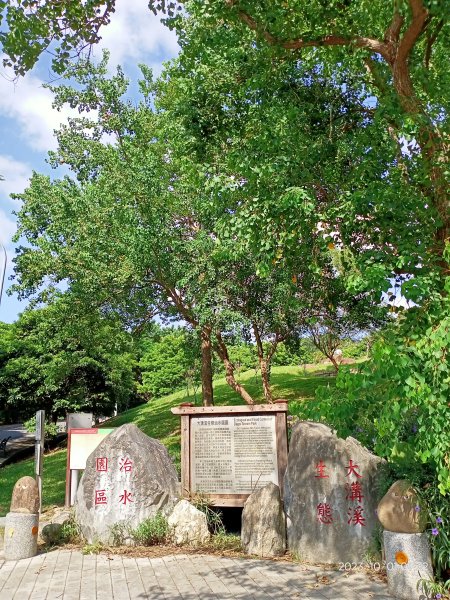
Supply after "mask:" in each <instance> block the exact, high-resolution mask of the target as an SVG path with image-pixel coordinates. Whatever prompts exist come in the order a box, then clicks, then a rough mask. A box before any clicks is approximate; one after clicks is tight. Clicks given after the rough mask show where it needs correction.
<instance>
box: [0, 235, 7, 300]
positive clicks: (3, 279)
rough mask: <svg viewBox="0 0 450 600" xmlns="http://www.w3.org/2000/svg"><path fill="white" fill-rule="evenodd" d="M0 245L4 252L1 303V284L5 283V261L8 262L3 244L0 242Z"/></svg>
mask: <svg viewBox="0 0 450 600" xmlns="http://www.w3.org/2000/svg"><path fill="white" fill-rule="evenodd" d="M0 246H1V247H2V250H3V253H4V262H3V273H2V277H1V279H0V304H1V303H2V295H3V285H4V283H5V273H6V263H7V262H8V256H7V254H6V249H5V246H4V245H3V244H2V243H1V242H0Z"/></svg>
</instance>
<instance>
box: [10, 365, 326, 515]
mask: <svg viewBox="0 0 450 600" xmlns="http://www.w3.org/2000/svg"><path fill="white" fill-rule="evenodd" d="M326 370H330V369H329V368H326V367H324V366H323V365H321V366H318V367H316V368H312V369H308V371H307V372H305V371H304V370H303V368H299V367H273V368H272V377H271V382H272V386H273V390H274V397H275V398H283V399H286V400H289V401H290V402H291V412H293V413H295V412H296V410H295V407H296V405H297V403H298V402H305V401H308V400H311V399H312V398H313V397H314V394H315V390H316V388H317V387H319V386H328V385H331V386H333V385H334V377H329V376H323V375H321V374H320V373H322V372H324V371H326ZM318 373H319V374H318ZM240 381H241V383H243V384H245V387H246V389H247V390H248V391H249V392H250V394H252V396H253V397H254V398H255V400H256V401H257V402H262V401H263V393H262V386H261V383H260V378H259V376H258V377H256V376H255V373H254V372H252V371H247V372H246V373H243V374H242V375H241V376H240ZM214 394H215V402H216V404H222V405H236V404H242V400H241V398H240V397H239V396H238V395H237V394H236V393H235V392H234V391H233V390H232V389H231V388H230V387H229V386H228V385H227V383H226V382H225V379H217V380H216V381H215V382H214ZM181 402H193V396H190V397H188V396H187V394H186V392H185V391H179V392H175V393H173V394H170V395H169V396H165V397H164V398H161V399H159V400H153V401H151V402H149V403H147V404H141V405H140V406H136V407H135V408H132V409H130V410H127V411H126V412H124V413H122V414H120V415H118V416H117V417H115V418H113V419H110V420H109V421H108V422H107V423H104V424H103V426H104V427H118V426H119V425H123V424H124V423H135V424H136V425H137V426H138V427H139V428H140V429H141V430H142V431H143V432H144V433H146V434H147V435H149V436H150V437H154V438H157V439H159V440H160V441H161V442H162V443H163V444H164V445H165V446H166V447H167V449H168V451H169V453H170V454H171V456H172V457H173V459H174V460H175V462H176V464H177V465H179V462H180V428H179V417H177V416H175V415H172V413H171V412H170V409H171V408H172V407H173V406H177V405H178V404H180V403H181ZM199 403H200V398H197V404H199ZM33 470H34V459H28V460H25V461H22V462H20V463H17V464H12V465H9V466H7V467H5V468H3V469H0V515H5V514H6V513H7V512H8V510H9V503H10V500H11V493H12V488H13V486H14V483H15V482H16V481H17V479H19V478H20V477H23V476H24V475H30V476H33ZM65 472H66V451H65V450H60V451H56V452H53V453H51V454H48V455H46V456H45V457H44V473H43V506H44V508H46V507H49V506H51V505H54V504H58V505H62V504H64V490H65Z"/></svg>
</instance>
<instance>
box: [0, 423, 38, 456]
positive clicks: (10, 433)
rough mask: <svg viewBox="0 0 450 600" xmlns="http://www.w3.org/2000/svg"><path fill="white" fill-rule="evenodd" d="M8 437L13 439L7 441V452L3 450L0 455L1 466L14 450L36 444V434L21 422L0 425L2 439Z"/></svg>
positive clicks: (0, 437) (0, 438)
mask: <svg viewBox="0 0 450 600" xmlns="http://www.w3.org/2000/svg"><path fill="white" fill-rule="evenodd" d="M7 437H11V439H10V440H8V442H7V443H6V454H5V453H3V452H2V453H1V455H0V467H1V465H2V464H3V463H4V462H5V461H6V460H7V459H8V458H9V457H10V456H11V455H12V454H13V453H14V452H17V451H18V450H22V449H23V448H32V447H33V446H34V434H33V433H30V432H28V431H27V430H26V429H25V427H24V426H23V425H22V424H21V423H16V424H14V425H0V440H3V439H4V438H7Z"/></svg>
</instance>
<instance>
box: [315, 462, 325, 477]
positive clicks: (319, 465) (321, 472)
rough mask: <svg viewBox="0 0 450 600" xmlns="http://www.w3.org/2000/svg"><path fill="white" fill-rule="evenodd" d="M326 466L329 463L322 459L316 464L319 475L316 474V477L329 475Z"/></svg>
mask: <svg viewBox="0 0 450 600" xmlns="http://www.w3.org/2000/svg"><path fill="white" fill-rule="evenodd" d="M326 468H327V465H326V464H325V463H324V462H323V460H320V461H319V462H318V463H317V465H316V472H317V475H314V477H318V478H319V479H323V478H325V477H328V475H325V469H326Z"/></svg>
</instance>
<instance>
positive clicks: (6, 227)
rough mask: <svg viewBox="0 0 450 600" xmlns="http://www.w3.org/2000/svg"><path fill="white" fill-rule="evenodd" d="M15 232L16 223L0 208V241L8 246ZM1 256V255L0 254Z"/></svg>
mask: <svg viewBox="0 0 450 600" xmlns="http://www.w3.org/2000/svg"><path fill="white" fill-rule="evenodd" d="M15 232H16V224H15V223H14V221H13V220H12V219H11V218H10V217H8V215H7V214H6V213H4V212H3V211H2V210H0V243H2V244H3V245H4V246H8V245H9V244H10V243H11V238H12V236H13V235H14V233H15ZM0 258H3V255H2V256H0Z"/></svg>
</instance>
